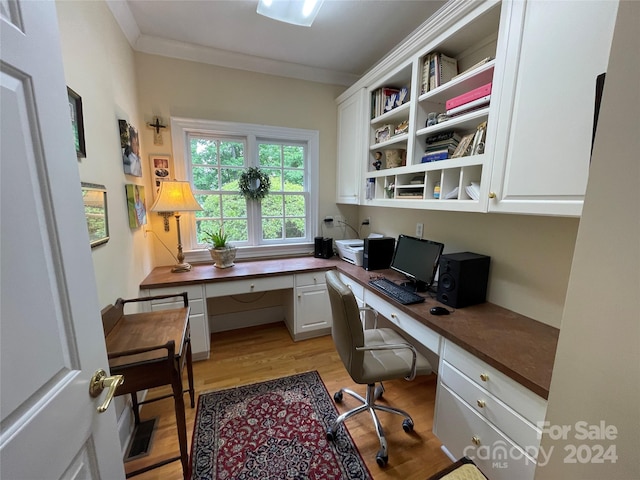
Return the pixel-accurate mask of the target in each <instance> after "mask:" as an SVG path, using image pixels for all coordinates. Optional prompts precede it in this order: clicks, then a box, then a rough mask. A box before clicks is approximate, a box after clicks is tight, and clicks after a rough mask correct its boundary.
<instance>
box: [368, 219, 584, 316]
mask: <svg viewBox="0 0 640 480" xmlns="http://www.w3.org/2000/svg"><path fill="white" fill-rule="evenodd" d="M359 216H360V218H361V219H363V218H366V217H371V229H370V230H371V231H374V232H379V233H384V234H386V235H390V236H394V237H395V236H397V235H398V234H400V233H404V234H407V235H414V234H415V230H416V223H418V222H419V223H423V224H424V233H423V237H424V238H428V239H430V240H436V241H439V242H442V243H444V244H445V250H444V251H445V253H453V252H465V251H470V252H475V253H480V254H483V255H489V256H490V257H491V269H490V275H489V285H488V292H487V298H488V300H489V301H490V302H492V303H495V304H497V305H500V306H502V307H505V308H508V309H510V310H513V311H516V312H518V313H520V314H522V315H526V316H528V317H531V318H533V319H535V320H538V321H540V322H543V323H546V324H548V325H552V326H554V327H556V328H559V327H560V321H561V318H562V311H563V308H564V299H565V296H566V289H567V282H568V279H569V271H570V269H571V258H572V256H573V246H574V243H575V238H576V232H577V229H578V224H579V220H578V219H576V218H559V217H541V216H526V215H505V214H481V213H459V212H438V211H428V210H426V211H425V210H409V209H397V208H379V207H377V208H376V207H367V208H361V209H360V211H359ZM363 233H364V234H367V233H368V231H367V230H363Z"/></svg>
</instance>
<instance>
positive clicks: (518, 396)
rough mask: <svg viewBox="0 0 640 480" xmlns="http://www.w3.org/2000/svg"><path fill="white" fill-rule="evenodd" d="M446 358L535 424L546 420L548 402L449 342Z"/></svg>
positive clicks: (444, 357)
mask: <svg viewBox="0 0 640 480" xmlns="http://www.w3.org/2000/svg"><path fill="white" fill-rule="evenodd" d="M443 350H444V353H443V360H445V361H446V362H448V363H449V364H451V365H453V366H454V367H456V368H457V369H458V370H459V371H461V372H462V373H464V374H465V375H466V376H467V377H469V378H470V379H471V380H473V381H474V382H475V383H477V384H478V385H480V386H481V387H482V388H483V389H485V390H487V391H488V392H490V393H492V394H493V395H494V396H496V397H497V398H499V399H500V400H502V401H503V402H504V403H506V404H507V405H509V406H510V407H511V408H513V409H514V410H516V411H517V412H518V413H519V414H520V415H522V416H523V417H525V418H526V419H527V420H529V421H530V422H531V423H533V424H534V425H537V423H538V422H542V421H543V420H544V417H545V414H546V411H547V401H546V400H545V399H544V398H542V397H540V396H538V395H536V394H535V393H533V392H532V391H531V390H529V389H527V388H526V387H524V386H522V385H520V384H519V383H518V382H516V381H515V380H513V379H511V378H509V377H507V376H506V375H505V374H503V373H502V372H499V371H498V370H496V369H495V368H493V367H491V366H489V365H488V364H486V363H485V362H483V361H482V360H480V359H478V358H476V357H475V356H473V355H471V354H470V353H468V352H467V351H465V350H463V349H462V348H460V347H458V346H457V345H455V344H454V343H452V342H450V341H448V340H447V341H445V342H444V349H443Z"/></svg>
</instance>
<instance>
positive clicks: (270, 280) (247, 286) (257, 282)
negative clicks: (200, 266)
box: [205, 275, 293, 298]
mask: <svg viewBox="0 0 640 480" xmlns="http://www.w3.org/2000/svg"><path fill="white" fill-rule="evenodd" d="M284 288H293V275H276V276H273V277H262V278H252V279H245V280H228V281H224V282H213V283H207V284H206V285H205V292H206V296H207V298H211V297H222V296H224V295H240V294H243V293H253V292H267V291H269V290H281V289H284Z"/></svg>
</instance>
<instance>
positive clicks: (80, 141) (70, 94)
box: [67, 87, 87, 158]
mask: <svg viewBox="0 0 640 480" xmlns="http://www.w3.org/2000/svg"><path fill="white" fill-rule="evenodd" d="M67 98H68V100H69V114H70V115H71V128H72V131H73V139H74V142H75V145H76V157H78V158H86V156H87V150H86V147H85V143H84V119H83V118H82V98H80V95H78V94H77V93H76V92H74V91H73V90H71V89H70V88H69V87H67Z"/></svg>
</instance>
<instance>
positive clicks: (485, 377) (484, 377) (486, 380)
mask: <svg viewBox="0 0 640 480" xmlns="http://www.w3.org/2000/svg"><path fill="white" fill-rule="evenodd" d="M480 380H482V381H483V382H488V381H489V375H487V374H486V373H481V374H480Z"/></svg>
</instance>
